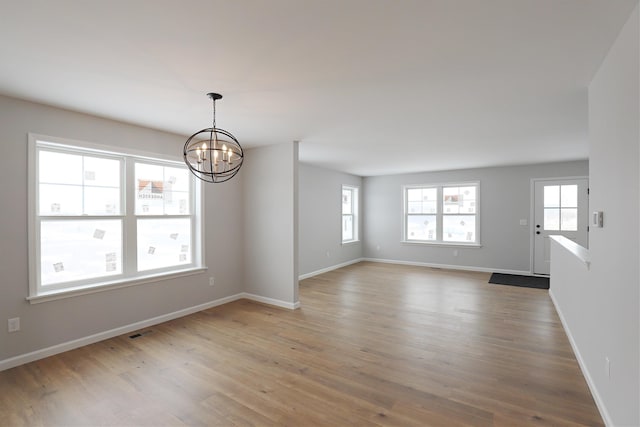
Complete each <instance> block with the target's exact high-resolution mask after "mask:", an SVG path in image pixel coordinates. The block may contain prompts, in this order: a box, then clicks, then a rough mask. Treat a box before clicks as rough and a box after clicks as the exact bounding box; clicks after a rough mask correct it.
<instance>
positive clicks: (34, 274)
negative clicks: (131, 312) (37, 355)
mask: <svg viewBox="0 0 640 427" xmlns="http://www.w3.org/2000/svg"><path fill="white" fill-rule="evenodd" d="M201 197H202V194H201V188H200V183H199V182H197V180H196V179H195V178H194V177H193V176H192V175H191V174H190V173H189V170H188V169H187V167H186V165H185V164H184V163H183V162H181V161H180V159H179V158H176V159H173V158H167V157H162V156H154V155H150V154H146V153H139V152H133V151H129V150H123V149H119V148H113V147H105V146H98V145H95V144H90V143H85V142H80V141H70V140H65V139H61V138H54V137H48V136H41V135H35V134H29V217H30V218H29V255H30V257H29V270H30V271H29V273H30V274H29V299H30V300H32V301H33V302H37V301H40V300H46V299H54V298H52V297H55V298H58V297H61V296H66V295H75V294H78V293H88V292H94V291H96V290H104V289H108V288H111V287H122V286H129V285H132V284H136V283H140V282H146V281H149V280H157V279H158V278H159V277H165V276H167V277H170V276H171V275H181V274H187V273H193V272H197V271H201V270H203V269H204V268H205V267H204V266H203V265H202V259H203V245H202V237H201V236H202V223H201V222H202V213H201V209H202V202H201Z"/></svg>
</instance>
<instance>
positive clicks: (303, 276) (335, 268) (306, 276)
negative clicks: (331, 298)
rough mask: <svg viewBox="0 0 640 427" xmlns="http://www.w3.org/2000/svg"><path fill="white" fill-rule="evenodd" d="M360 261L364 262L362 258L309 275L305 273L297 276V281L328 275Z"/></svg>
mask: <svg viewBox="0 0 640 427" xmlns="http://www.w3.org/2000/svg"><path fill="white" fill-rule="evenodd" d="M360 261H364V258H356V259H352V260H351V261H347V262H343V263H340V264H336V265H332V266H330V267H325V268H321V269H320V270H316V271H312V272H311V273H305V274H302V275H300V276H298V280H304V279H308V278H309V277H313V276H317V275H318V274H322V273H328V272H329V271H332V270H337V269H338V268H342V267H346V266H348V265H351V264H356V263H358V262H360Z"/></svg>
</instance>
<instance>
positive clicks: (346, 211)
mask: <svg viewBox="0 0 640 427" xmlns="http://www.w3.org/2000/svg"><path fill="white" fill-rule="evenodd" d="M358 200H359V199H358V187H354V186H351V185H343V186H342V243H350V242H357V241H358V239H359V237H358V209H359V206H358Z"/></svg>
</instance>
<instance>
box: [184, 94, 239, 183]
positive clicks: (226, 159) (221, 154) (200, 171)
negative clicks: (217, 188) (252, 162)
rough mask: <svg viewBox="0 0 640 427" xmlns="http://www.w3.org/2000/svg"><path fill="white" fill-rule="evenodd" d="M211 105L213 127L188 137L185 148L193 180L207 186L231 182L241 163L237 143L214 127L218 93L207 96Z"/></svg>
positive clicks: (220, 96) (228, 134)
mask: <svg viewBox="0 0 640 427" xmlns="http://www.w3.org/2000/svg"><path fill="white" fill-rule="evenodd" d="M207 96H208V97H209V98H211V100H212V101H213V126H211V127H210V128H206V129H202V130H201V131H198V132H196V133H194V134H193V135H191V137H189V139H187V142H186V143H185V144H184V152H183V155H184V161H185V163H186V164H187V166H188V167H189V169H190V170H191V173H193V174H194V175H195V176H197V177H198V178H200V179H201V180H203V181H206V182H225V181H228V180H230V179H231V178H233V177H234V176H235V175H236V174H237V173H238V171H239V170H240V167H241V166H242V161H243V160H244V153H243V151H242V147H241V146H240V143H239V142H238V140H237V139H236V137H235V136H233V135H232V134H231V133H229V132H227V131H226V130H224V129H220V128H217V127H216V100H218V99H222V95H220V94H219V93H208V94H207Z"/></svg>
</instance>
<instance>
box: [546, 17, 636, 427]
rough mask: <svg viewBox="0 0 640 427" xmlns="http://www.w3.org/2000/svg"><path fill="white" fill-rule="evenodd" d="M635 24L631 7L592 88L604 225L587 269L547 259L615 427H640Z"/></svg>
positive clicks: (594, 162)
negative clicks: (607, 364)
mask: <svg viewBox="0 0 640 427" xmlns="http://www.w3.org/2000/svg"><path fill="white" fill-rule="evenodd" d="M639 22H640V11H639V8H638V7H636V9H635V11H634V12H633V14H632V15H631V18H630V20H629V22H627V24H626V26H625V27H624V28H623V30H622V32H621V33H620V35H619V37H618V39H617V41H616V42H615V44H614V45H613V47H612V48H611V50H610V51H609V53H608V55H607V57H606V59H605V60H604V62H603V64H602V66H601V67H600V69H599V70H598V72H597V73H596V75H595V77H594V79H593V81H592V82H591V84H590V86H589V128H590V132H589V152H590V175H589V176H590V186H591V197H590V210H592V211H603V212H604V227H603V228H592V229H591V233H590V234H589V255H590V258H591V265H590V269H589V270H585V269H584V268H582V266H580V265H579V264H578V265H575V264H576V263H575V262H573V263H570V262H567V260H566V259H565V258H566V254H562V253H560V255H561V257H559V258H558V257H556V255H557V254H558V253H557V252H556V251H554V252H552V256H553V258H552V259H551V268H552V276H551V278H552V283H551V291H552V295H553V296H554V300H555V302H556V306H557V308H558V312H559V313H561V315H562V317H563V319H564V322H565V326H566V329H567V332H568V335H569V336H570V337H571V338H572V341H573V343H574V348H575V349H576V350H577V351H576V353H577V356H578V358H579V360H580V361H581V366H582V368H583V371H585V376H586V377H587V379H588V381H589V383H590V386H591V388H592V391H593V392H594V395H595V398H596V401H597V402H598V404H599V407H600V408H601V412H602V413H603V415H604V417H605V421H606V422H607V424H608V425H616V426H637V425H640V413H639V411H640V406H639V405H638V402H640V314H639V312H640V304H639V299H640V270H639V265H640V264H639V262H638V259H639V258H640V239H639V235H640V227H639V225H638V209H639V208H640V190H639V182H640V174H639V172H638V170H639V169H640V149H639V145H640V130H639V121H640V120H639V119H640V101H639V94H640V67H639V62H640V30H639V28H640V24H639ZM563 257H565V258H563ZM556 273H557V274H556ZM606 358H608V359H609V360H610V363H611V367H610V372H611V377H610V378H609V376H608V375H607V373H606V370H605V359H606Z"/></svg>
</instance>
